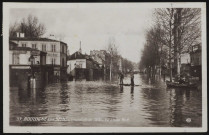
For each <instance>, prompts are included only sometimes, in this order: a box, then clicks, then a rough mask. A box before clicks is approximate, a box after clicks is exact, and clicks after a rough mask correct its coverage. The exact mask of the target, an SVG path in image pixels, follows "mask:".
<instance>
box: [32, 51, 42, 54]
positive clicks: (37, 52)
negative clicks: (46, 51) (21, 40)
mask: <svg viewBox="0 0 209 135" xmlns="http://www.w3.org/2000/svg"><path fill="white" fill-rule="evenodd" d="M31 55H40V52H39V51H31Z"/></svg>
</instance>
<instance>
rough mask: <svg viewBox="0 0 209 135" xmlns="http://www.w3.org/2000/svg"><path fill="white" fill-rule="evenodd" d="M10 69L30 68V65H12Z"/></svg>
mask: <svg viewBox="0 0 209 135" xmlns="http://www.w3.org/2000/svg"><path fill="white" fill-rule="evenodd" d="M11 68H12V69H30V66H12V67H11Z"/></svg>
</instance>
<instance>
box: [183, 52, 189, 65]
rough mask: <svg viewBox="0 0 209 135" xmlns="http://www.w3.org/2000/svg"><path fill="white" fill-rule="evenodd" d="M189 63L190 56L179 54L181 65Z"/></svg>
mask: <svg viewBox="0 0 209 135" xmlns="http://www.w3.org/2000/svg"><path fill="white" fill-rule="evenodd" d="M189 63H190V54H189V53H184V54H181V64H189Z"/></svg>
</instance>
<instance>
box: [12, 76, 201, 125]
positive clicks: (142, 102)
mask: <svg viewBox="0 0 209 135" xmlns="http://www.w3.org/2000/svg"><path fill="white" fill-rule="evenodd" d="M134 79H135V84H139V85H140V86H136V87H130V86H124V87H120V86H118V85H117V84H113V83H112V84H110V83H105V82H67V83H54V84H49V85H47V87H45V88H44V89H41V90H18V89H11V90H10V125H13V126H71V127H75V126H77V127H82V126H85V127H88V126H89V127H92V126H93V127H201V126H202V92H201V90H198V89H173V88H172V89H168V88H166V85H165V83H164V82H163V81H162V80H161V79H159V78H156V79H155V80H149V79H147V78H146V76H144V75H140V74H136V75H135V78H134ZM124 83H130V80H129V78H128V77H126V78H125V80H124Z"/></svg>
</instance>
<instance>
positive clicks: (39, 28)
mask: <svg viewBox="0 0 209 135" xmlns="http://www.w3.org/2000/svg"><path fill="white" fill-rule="evenodd" d="M16 32H22V33H25V36H26V37H34V38H36V37H41V36H42V35H43V34H45V32H46V27H45V25H44V24H43V23H39V21H38V18H37V17H35V16H32V15H29V16H28V17H27V18H23V19H22V20H21V22H20V23H14V25H11V27H10V37H14V36H15V34H14V33H16Z"/></svg>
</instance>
